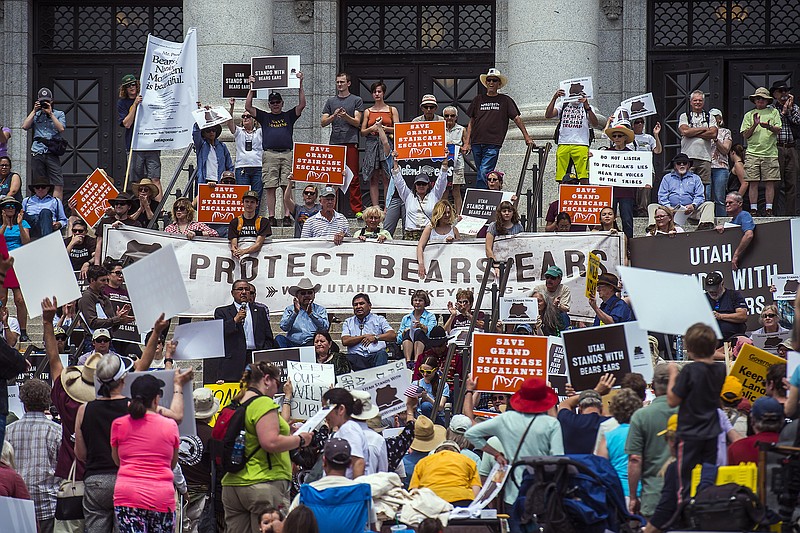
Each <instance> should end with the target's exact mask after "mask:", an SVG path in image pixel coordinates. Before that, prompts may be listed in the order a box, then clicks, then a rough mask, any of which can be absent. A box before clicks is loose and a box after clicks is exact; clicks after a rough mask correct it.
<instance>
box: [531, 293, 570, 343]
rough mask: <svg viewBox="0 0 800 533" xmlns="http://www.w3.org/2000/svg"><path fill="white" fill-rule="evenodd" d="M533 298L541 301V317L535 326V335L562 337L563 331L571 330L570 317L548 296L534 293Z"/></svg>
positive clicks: (537, 318)
mask: <svg viewBox="0 0 800 533" xmlns="http://www.w3.org/2000/svg"><path fill="white" fill-rule="evenodd" d="M532 296H533V297H534V298H536V299H537V300H539V316H538V317H536V322H535V323H534V325H533V334H534V335H547V336H550V335H552V336H554V337H560V336H561V332H562V331H564V330H566V329H569V315H568V314H567V313H565V312H564V311H561V310H560V309H558V307H557V306H555V305H554V304H553V300H551V299H550V297H549V296H547V295H546V294H544V293H541V292H539V291H533V295H532Z"/></svg>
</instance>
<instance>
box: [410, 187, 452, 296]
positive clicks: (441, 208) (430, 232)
mask: <svg viewBox="0 0 800 533" xmlns="http://www.w3.org/2000/svg"><path fill="white" fill-rule="evenodd" d="M455 222H456V212H455V210H454V209H453V206H452V204H450V202H449V201H448V200H439V201H438V202H436V205H435V206H433V213H432V214H431V223H430V224H428V225H427V226H425V229H424V230H422V235H421V236H420V238H419V242H418V243H417V264H418V265H419V279H420V281H424V280H425V247H426V246H427V245H428V243H437V242H453V241H454V240H456V239H458V238H459V234H458V229H457V228H456V227H455V225H454V224H455Z"/></svg>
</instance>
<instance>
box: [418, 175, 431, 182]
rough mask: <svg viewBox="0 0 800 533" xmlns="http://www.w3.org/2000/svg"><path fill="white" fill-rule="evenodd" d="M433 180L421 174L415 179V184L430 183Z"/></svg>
mask: <svg viewBox="0 0 800 533" xmlns="http://www.w3.org/2000/svg"><path fill="white" fill-rule="evenodd" d="M430 182H431V179H430V178H429V177H428V175H427V174H420V175H419V176H417V177H416V178H414V183H430Z"/></svg>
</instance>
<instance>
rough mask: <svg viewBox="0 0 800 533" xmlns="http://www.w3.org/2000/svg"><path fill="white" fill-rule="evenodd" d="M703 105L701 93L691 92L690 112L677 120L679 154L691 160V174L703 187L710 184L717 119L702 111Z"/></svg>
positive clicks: (704, 101) (703, 99)
mask: <svg viewBox="0 0 800 533" xmlns="http://www.w3.org/2000/svg"><path fill="white" fill-rule="evenodd" d="M705 103H706V95H705V93H704V92H703V91H700V90H697V91H692V94H690V95H689V105H690V111H689V112H688V113H681V116H680V119H679V120H678V130H679V131H680V132H681V153H684V154H686V155H687V156H689V157H691V158H692V160H693V163H694V165H693V166H692V172H694V173H695V174H697V175H698V176H700V179H701V180H702V182H703V184H704V185H705V184H710V183H711V143H712V142H713V141H714V139H716V138H717V119H716V118H714V117H713V116H712V115H711V114H709V113H708V112H707V111H706V110H705V109H703V108H704V107H705ZM704 194H705V191H704Z"/></svg>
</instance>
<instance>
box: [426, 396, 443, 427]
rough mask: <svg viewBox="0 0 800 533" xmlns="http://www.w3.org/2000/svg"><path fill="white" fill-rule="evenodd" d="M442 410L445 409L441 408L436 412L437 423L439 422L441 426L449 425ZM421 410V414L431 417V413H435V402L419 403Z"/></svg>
mask: <svg viewBox="0 0 800 533" xmlns="http://www.w3.org/2000/svg"><path fill="white" fill-rule="evenodd" d="M442 411H444V409H439V412H438V413H436V422H435V423H436V424H439V425H440V426H445V427H447V423H446V422H445V420H444V415H443V414H442ZM419 412H420V414H423V415H425V416H427V417H428V418H430V417H431V415H432V414H433V404H432V403H431V402H422V403H421V404H419Z"/></svg>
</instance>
